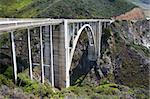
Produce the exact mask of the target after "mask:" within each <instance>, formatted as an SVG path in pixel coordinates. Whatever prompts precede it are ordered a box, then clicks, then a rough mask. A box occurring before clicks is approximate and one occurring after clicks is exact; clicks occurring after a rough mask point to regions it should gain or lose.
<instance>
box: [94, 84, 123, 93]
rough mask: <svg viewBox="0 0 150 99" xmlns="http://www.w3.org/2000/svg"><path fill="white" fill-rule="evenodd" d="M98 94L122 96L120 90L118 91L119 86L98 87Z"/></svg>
mask: <svg viewBox="0 0 150 99" xmlns="http://www.w3.org/2000/svg"><path fill="white" fill-rule="evenodd" d="M95 92H96V93H100V94H104V95H116V94H120V93H121V92H120V90H119V89H118V85H116V84H105V85H100V86H98V87H96V89H95Z"/></svg>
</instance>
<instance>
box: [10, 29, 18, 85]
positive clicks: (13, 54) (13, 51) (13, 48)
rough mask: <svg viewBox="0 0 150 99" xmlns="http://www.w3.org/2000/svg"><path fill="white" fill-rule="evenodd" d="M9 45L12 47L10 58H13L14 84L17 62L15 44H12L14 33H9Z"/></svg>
mask: <svg viewBox="0 0 150 99" xmlns="http://www.w3.org/2000/svg"><path fill="white" fill-rule="evenodd" d="M10 35H11V45H12V56H13V65H14V68H13V70H14V82H15V83H17V62H16V51H15V42H14V33H13V31H11V33H10Z"/></svg>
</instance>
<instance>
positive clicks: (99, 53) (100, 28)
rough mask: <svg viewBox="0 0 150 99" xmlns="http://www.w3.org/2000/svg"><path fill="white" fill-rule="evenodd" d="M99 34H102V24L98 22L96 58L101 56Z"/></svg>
mask: <svg viewBox="0 0 150 99" xmlns="http://www.w3.org/2000/svg"><path fill="white" fill-rule="evenodd" d="M101 35H102V24H101V22H100V21H99V22H98V58H100V56H101Z"/></svg>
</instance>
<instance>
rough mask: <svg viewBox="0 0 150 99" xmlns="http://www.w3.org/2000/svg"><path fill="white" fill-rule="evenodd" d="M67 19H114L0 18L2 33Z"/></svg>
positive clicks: (70, 21) (85, 20)
mask: <svg viewBox="0 0 150 99" xmlns="http://www.w3.org/2000/svg"><path fill="white" fill-rule="evenodd" d="M64 20H67V22H68V23H78V22H96V21H101V22H103V21H104V22H106V21H108V22H109V21H112V20H111V19H50V18H35V19H14V18H12V19H9V18H8V19H7V18H0V34H2V33H3V32H5V31H12V30H17V29H24V28H27V27H28V28H32V27H38V26H44V25H45V26H46V25H57V24H60V23H62V22H63V21H64Z"/></svg>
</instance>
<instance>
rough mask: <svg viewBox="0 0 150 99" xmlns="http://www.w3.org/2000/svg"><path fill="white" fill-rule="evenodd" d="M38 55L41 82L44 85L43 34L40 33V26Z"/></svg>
mask: <svg viewBox="0 0 150 99" xmlns="http://www.w3.org/2000/svg"><path fill="white" fill-rule="evenodd" d="M40 45H41V49H40V52H41V53H40V54H41V58H40V60H41V82H42V83H44V60H43V32H42V26H40Z"/></svg>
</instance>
